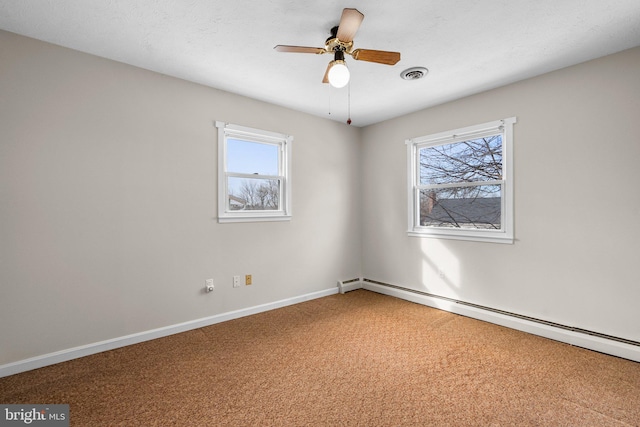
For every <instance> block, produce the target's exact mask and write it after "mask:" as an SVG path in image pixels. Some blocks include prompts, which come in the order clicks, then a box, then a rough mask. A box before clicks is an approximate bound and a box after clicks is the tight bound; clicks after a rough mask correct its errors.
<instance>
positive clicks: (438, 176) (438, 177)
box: [419, 135, 502, 184]
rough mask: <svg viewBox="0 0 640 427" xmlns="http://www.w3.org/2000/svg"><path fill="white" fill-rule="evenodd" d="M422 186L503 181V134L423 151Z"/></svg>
mask: <svg viewBox="0 0 640 427" xmlns="http://www.w3.org/2000/svg"><path fill="white" fill-rule="evenodd" d="M419 154H420V184H451V183H456V182H475V181H492V180H501V179H502V135H493V136H488V137H485V138H477V139H471V140H468V141H462V142H455V143H453V144H445V145H438V146H435V147H424V148H421V149H420V153H419Z"/></svg>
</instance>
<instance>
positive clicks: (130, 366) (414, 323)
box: [0, 290, 640, 427]
mask: <svg viewBox="0 0 640 427" xmlns="http://www.w3.org/2000/svg"><path fill="white" fill-rule="evenodd" d="M0 403H5V404H6V403H48V404H52V403H68V404H70V413H71V425H73V426H121V425H122V426H168V425H179V426H272V425H273V426H581V427H583V426H638V425H640V363H636V362H632V361H628V360H624V359H619V358H616V357H612V356H607V355H603V354H600V353H596V352H592V351H589V350H584V349H581V348H577V347H572V346H570V345H566V344H562V343H558V342H554V341H551V340H548V339H545V338H540V337H536V336H533V335H528V334H525V333H522V332H518V331H514V330H511V329H507V328H503V327H500V326H495V325H492V324H489V323H485V322H481V321H477V320H473V319H469V318H465V317H462V316H458V315H454V314H451V313H447V312H443V311H439V310H435V309H431V308H428V307H425V306H421V305H417V304H413V303H409V302H406V301H402V300H398V299H395V298H392V297H388V296H383V295H379V294H376V293H372V292H368V291H364V290H359V291H354V292H350V293H348V294H346V295H334V296H330V297H326V298H322V299H318V300H313V301H309V302H305V303H302V304H298V305H295V306H290V307H286V308H282V309H278V310H273V311H270V312H267V313H262V314H258V315H254V316H250V317H246V318H242V319H238V320H233V321H229V322H225V323H221V324H218V325H213V326H209V327H206V328H202V329H198V330H194V331H190V332H186V333H183V334H179V335H174V336H171V337H167V338H162V339H157V340H154V341H149V342H146V343H142V344H138V345H134V346H130V347H126V348H122V349H118V350H113V351H109V352H105V353H101V354H97V355H93V356H88V357H85V358H82V359H77V360H73V361H70V362H66V363H61V364H58V365H54V366H50V367H46V368H42V369H38V370H35V371H31V372H25V373H22V374H18V375H13V376H11V377H6V378H2V379H0Z"/></svg>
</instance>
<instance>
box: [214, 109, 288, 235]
mask: <svg viewBox="0 0 640 427" xmlns="http://www.w3.org/2000/svg"><path fill="white" fill-rule="evenodd" d="M215 126H216V127H217V128H218V222H219V223H227V222H261V221H289V220H291V216H292V215H291V145H292V142H293V136H291V135H285V134H282V133H277V132H271V131H266V130H261V129H255V128H250V127H246V126H240V125H235V124H231V123H226V122H221V121H216V122H215ZM229 138H232V139H238V140H241V141H247V142H255V143H260V144H268V145H275V146H277V147H278V174H277V175H264V174H246V173H238V172H229V171H228V167H227V165H228V161H227V160H228V159H227V140H228V139H229ZM229 178H252V179H253V178H256V179H277V180H280V183H281V184H280V185H281V189H280V200H279V204H278V207H279V209H278V210H232V209H230V208H229V203H228V201H229V192H228V191H229Z"/></svg>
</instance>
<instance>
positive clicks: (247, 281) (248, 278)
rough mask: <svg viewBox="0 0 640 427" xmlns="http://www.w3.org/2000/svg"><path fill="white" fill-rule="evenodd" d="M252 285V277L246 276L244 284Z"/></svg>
mask: <svg viewBox="0 0 640 427" xmlns="http://www.w3.org/2000/svg"><path fill="white" fill-rule="evenodd" d="M251 283H252V282H251V275H250V274H247V275H246V276H244V284H245V285H250V284H251Z"/></svg>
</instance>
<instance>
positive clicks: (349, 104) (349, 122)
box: [347, 82, 351, 125]
mask: <svg viewBox="0 0 640 427" xmlns="http://www.w3.org/2000/svg"><path fill="white" fill-rule="evenodd" d="M347 90H348V91H349V94H348V99H347V109H348V114H349V118H348V119H347V124H348V125H350V124H351V82H349V87H348V88H347Z"/></svg>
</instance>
